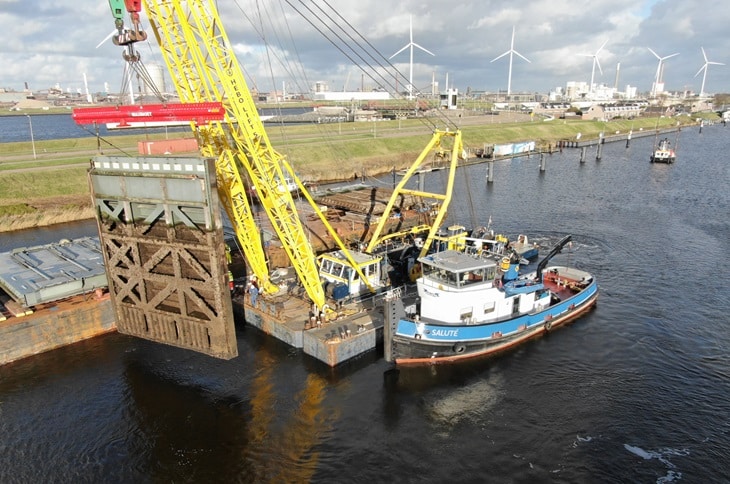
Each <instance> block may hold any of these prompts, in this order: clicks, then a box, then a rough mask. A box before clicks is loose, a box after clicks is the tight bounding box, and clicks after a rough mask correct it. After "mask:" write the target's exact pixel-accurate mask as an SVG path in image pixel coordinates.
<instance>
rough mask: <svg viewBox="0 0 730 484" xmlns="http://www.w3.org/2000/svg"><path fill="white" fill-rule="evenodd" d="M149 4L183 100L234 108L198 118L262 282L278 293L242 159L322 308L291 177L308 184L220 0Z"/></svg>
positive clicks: (136, 7)
mask: <svg viewBox="0 0 730 484" xmlns="http://www.w3.org/2000/svg"><path fill="white" fill-rule="evenodd" d="M112 3H114V2H112ZM140 3H141V2H135V1H126V2H125V7H126V8H127V10H128V12H129V14H130V16H131V17H132V18H133V19H134V18H135V15H139V11H140V7H141V5H140ZM142 3H143V4H144V7H145V10H146V14H147V17H148V18H149V20H150V23H151V25H152V28H153V31H154V33H155V37H156V39H157V41H158V44H159V45H160V48H161V50H162V54H163V57H164V60H165V63H166V65H167V67H168V71H169V72H170V74H171V77H172V82H173V84H175V87H176V89H177V92H178V95H179V96H180V98H181V101H182V102H183V103H200V102H209V101H222V102H223V104H224V106H225V108H226V115H225V119H224V121H223V122H215V121H212V122H209V123H207V124H206V125H204V126H200V125H198V127H197V130H196V135H197V136H198V139H199V145H200V147H201V151H202V154H203V155H204V156H209V157H214V158H215V159H216V167H217V175H218V179H219V196H220V198H221V199H222V201H223V205H224V206H225V207H226V210H227V212H228V216H229V218H230V220H231V222H232V223H233V224H234V229H235V232H236V234H237V237H238V239H239V241H241V244H242V246H243V251H244V254H245V256H246V259H247V261H248V263H249V266H250V267H251V269H252V272H253V273H254V275H256V276H257V278H258V280H259V285H260V287H261V289H263V291H264V292H265V293H269V294H270V293H275V292H276V291H277V290H278V287H277V286H276V285H274V284H272V283H271V281H270V279H269V274H268V270H267V265H266V258H265V256H264V252H263V248H262V247H261V242H260V240H259V235H258V234H259V229H258V227H257V225H256V223H255V219H254V217H253V214H252V212H251V208H250V206H249V204H248V200H247V197H246V193H245V185H244V180H243V176H244V174H243V173H241V170H240V169H239V167H241V166H242V167H243V169H244V172H245V175H246V176H247V177H248V179H249V181H250V182H251V184H252V185H253V187H254V189H255V190H256V193H257V196H258V198H259V200H260V202H261V204H262V206H263V207H264V210H265V211H266V214H267V215H268V218H269V220H270V221H271V224H272V226H273V228H274V230H275V232H276V234H277V236H278V237H279V240H280V241H281V242H282V246H283V248H284V250H285V251H286V252H287V255H288V257H289V260H290V262H291V264H292V266H293V268H294V270H295V271H296V273H297V276H298V278H299V281H300V283H301V284H302V286H303V287H304V290H305V291H306V293H307V295H308V296H309V298H310V299H311V300H312V302H313V303H314V304H315V306H316V307H317V308H318V309H320V310H321V309H322V308H324V306H325V301H326V296H325V291H324V288H323V286H322V283H321V280H320V275H319V269H318V267H317V260H316V257H315V254H314V252H313V250H312V248H311V245H310V244H309V241H308V239H307V232H306V230H305V228H304V227H303V225H302V221H301V220H300V218H299V215H298V213H297V210H296V207H295V204H294V199H293V197H292V194H291V193H290V192H289V190H288V189H287V187H286V183H285V180H286V178H292V179H294V180H295V181H296V183H297V185H298V187H299V188H300V190H301V191H303V192H305V193H306V189H305V188H304V186H303V185H302V183H301V181H300V180H299V179H298V178H297V177H296V176H295V175H294V174H293V170H292V168H291V166H289V164H288V162H287V161H286V159H285V158H284V156H283V155H281V154H280V153H278V152H277V151H276V150H275V149H274V148H273V146H272V145H271V143H270V142H269V139H268V135H267V134H266V131H265V129H264V126H263V122H262V120H261V118H260V117H259V115H258V111H257V110H256V106H255V104H254V101H253V98H252V96H251V93H250V92H249V90H248V88H247V86H246V82H245V79H244V77H243V71H242V70H241V68H240V66H239V65H238V62H237V60H236V57H235V55H234V54H233V52H232V50H231V48H230V46H231V43H230V41H229V40H228V37H227V35H226V33H225V31H224V29H223V25H222V22H221V20H220V18H219V16H218V13H217V10H216V8H215V4H214V2H208V1H181V0H149V1H145V2H142ZM133 23H134V20H133ZM285 172H286V173H285ZM307 199H308V200H309V201H310V203H311V204H313V208H314V209H315V212H316V213H317V215H318V216H319V217H320V219H321V220H322V221H323V223H324V224H325V226H326V228H327V229H328V231H329V233H330V235H331V236H332V238H333V240H334V241H335V242H336V243H337V245H338V246H339V247H340V250H341V252H342V254H343V255H344V257H345V258H346V259H347V261H348V265H349V266H350V267H351V268H352V269H353V270H354V271H355V272H356V273H357V274H358V275H359V280H360V281H363V282H364V283H365V284H366V285H368V287H370V288H371V290H372V287H371V277H368V276H366V275H365V274H364V273H363V272H362V269H361V265H360V264H359V263H358V262H357V261H355V260H354V258H353V256H352V254H351V253H350V252H349V251H348V250H347V248H346V247H345V245H344V243H343V242H342V240H341V239H340V238H339V237H338V236H337V233H336V231H335V230H334V229H333V228H332V227H331V226H330V224H329V222H327V220H326V218H325V216H324V214H322V212H321V211H320V210H319V209H318V207H317V206H316V204H315V203H314V201H313V200H312V199H311V196H309V195H308V194H307Z"/></svg>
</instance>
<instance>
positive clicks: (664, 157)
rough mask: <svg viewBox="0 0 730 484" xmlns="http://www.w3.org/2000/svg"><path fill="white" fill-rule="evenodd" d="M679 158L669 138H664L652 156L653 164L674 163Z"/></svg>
mask: <svg viewBox="0 0 730 484" xmlns="http://www.w3.org/2000/svg"><path fill="white" fill-rule="evenodd" d="M676 158H677V156H676V154H675V152H674V148H672V146H671V143H670V142H669V138H664V139H663V140H661V141H659V143H658V144H657V145H656V146H655V147H654V152H653V153H652V154H651V162H652V163H667V164H670V163H674V160H675V159H676Z"/></svg>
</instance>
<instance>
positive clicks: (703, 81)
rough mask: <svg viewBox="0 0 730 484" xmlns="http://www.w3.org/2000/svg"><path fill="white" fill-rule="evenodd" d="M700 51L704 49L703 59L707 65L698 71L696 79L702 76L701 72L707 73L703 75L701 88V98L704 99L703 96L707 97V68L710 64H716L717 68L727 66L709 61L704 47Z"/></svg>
mask: <svg viewBox="0 0 730 484" xmlns="http://www.w3.org/2000/svg"><path fill="white" fill-rule="evenodd" d="M700 49H702V57H704V58H705V64H704V65H703V66H702V67H700V70H699V71H697V74H695V77H697V76H698V75H699V74H700V72H702V71H705V73H704V74H702V87H701V88H700V97H702V96H704V95H705V80H706V79H707V67H708V66H709V65H710V64H715V65H717V66H724V65H725V64H723V63H722V62H711V61H708V60H707V54H705V48H704V47H700Z"/></svg>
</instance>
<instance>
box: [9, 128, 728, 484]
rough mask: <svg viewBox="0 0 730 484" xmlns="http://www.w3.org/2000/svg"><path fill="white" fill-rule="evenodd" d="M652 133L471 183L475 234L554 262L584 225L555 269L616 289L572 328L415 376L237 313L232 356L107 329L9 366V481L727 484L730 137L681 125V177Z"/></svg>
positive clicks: (464, 213) (477, 170) (480, 174)
mask: <svg viewBox="0 0 730 484" xmlns="http://www.w3.org/2000/svg"><path fill="white" fill-rule="evenodd" d="M670 136H672V135H670ZM652 143H653V138H651V137H649V138H642V139H634V140H633V141H632V143H631V146H630V147H629V148H626V146H625V143H624V142H621V143H613V144H607V145H604V147H603V150H602V157H601V160H600V161H598V160H596V159H595V154H596V150H595V147H593V148H589V149H588V152H587V156H586V160H585V162H584V163H580V152H579V150H565V151H564V152H563V153H556V154H553V155H551V156H548V157H547V159H546V160H545V162H546V166H547V167H546V170H545V171H544V172H540V171H539V158H537V157H534V156H533V157H531V158H519V159H514V160H506V161H498V162H496V165H495V168H494V181H493V183H491V184H488V183H487V182H486V165H483V164H482V165H475V166H471V167H469V168H468V169H465V170H464V174H465V175H466V176H461V175H459V176H458V177H457V178H458V180H457V184H458V187H457V190H456V192H457V193H456V197H457V200H456V201H455V202H454V204H453V206H452V215H453V216H454V217H455V219H459V220H462V221H465V224H466V225H472V224H473V223H474V222H476V223H477V224H482V225H486V224H487V220H489V218H490V217H491V219H492V222H493V225H494V228H495V229H496V230H497V231H502V232H505V233H508V234H518V233H524V234H527V235H528V236H529V237H530V238H531V239H532V240H534V241H537V242H539V243H541V244H542V246H543V253H546V252H547V250H548V248H549V246H550V244H551V243H554V242H555V241H557V240H558V239H559V238H560V237H561V236H563V235H564V234H568V233H570V234H572V235H573V240H574V244H573V247H572V249H571V250H566V251H564V252H563V254H561V255H559V256H558V257H557V258H556V259H555V260H556V262H562V263H570V264H574V265H576V266H579V267H581V268H583V269H586V270H589V271H591V272H593V273H594V274H595V275H596V277H597V279H598V281H599V285H600V291H601V293H600V297H599V302H598V305H597V307H596V308H595V309H594V310H593V311H592V312H590V313H589V314H588V315H587V316H585V317H583V318H581V319H579V320H578V321H576V322H574V323H572V324H571V325H570V326H568V327H565V328H561V329H559V330H557V331H554V332H552V333H551V334H549V335H548V336H547V337H544V338H541V339H538V340H535V341H532V342H530V343H528V344H526V345H524V346H522V347H520V348H518V349H516V350H514V351H510V352H508V353H505V354H502V355H499V356H496V357H490V358H487V359H482V360H479V361H474V362H471V363H468V364H463V365H458V366H437V367H427V368H413V369H402V370H401V371H400V372H397V371H392V369H391V367H390V366H389V365H388V364H387V363H386V362H385V361H383V359H382V355H381V354H380V353H379V352H378V351H373V352H371V353H368V354H366V355H364V356H362V357H360V358H358V359H356V360H355V361H353V362H350V363H347V364H345V365H343V366H341V367H337V368H335V369H329V368H326V367H324V366H323V365H322V364H320V363H318V362H316V361H314V360H313V359H311V358H309V357H307V356H304V355H302V354H301V353H300V352H298V351H296V350H293V349H291V348H289V347H287V346H285V345H283V344H281V343H279V342H277V341H276V340H273V339H272V338H269V337H266V336H264V335H262V334H261V333H259V332H258V331H257V330H255V329H253V328H251V327H247V326H246V325H245V324H243V322H241V321H239V322H238V327H237V336H238V341H239V343H238V344H239V354H240V356H238V357H237V358H235V359H233V360H231V361H219V360H215V359H212V358H209V357H206V356H203V355H197V354H195V353H192V352H189V351H184V350H179V349H176V348H171V347H165V346H160V345H156V344H153V343H150V342H146V341H142V340H139V339H135V338H132V337H128V336H124V335H119V334H110V335H107V336H102V337H98V338H95V339H92V340H90V341H86V342H82V343H79V344H76V345H73V346H69V347H67V348H63V349H59V350H56V351H52V352H49V353H46V354H42V355H38V356H35V357H31V358H28V359H25V360H23V361H20V362H16V363H14V364H10V365H6V366H3V367H0V482H3V483H11V482H21V483H25V482H134V483H140V482H332V483H342V482H356V483H360V482H362V483H373V482H413V483H444V482H510V483H511V482H525V483H527V482H560V483H564V482H570V483H585V482H611V483H625V482H636V483H655V482H656V483H665V482H692V483H695V482H703V483H704V482H713V483H716V482H728V476H730V463H729V462H728V459H727V457H728V456H729V455H730V419H729V418H728V415H730V359H728V352H729V350H730V316H729V315H730V291H729V290H730V262H729V261H730V258H729V257H728V254H730V218H729V217H728V214H730V190H729V189H728V186H730V155H728V153H730V146H729V145H730V130H728V129H726V128H723V127H720V126H709V127H705V128H703V130H702V131H701V132H700V131H699V128H692V129H685V130H683V131H682V133H681V135H680V136H679V143H678V146H677V151H678V159H677V162H676V163H675V164H673V165H659V164H651V163H650V162H649V155H650V152H651V148H652ZM442 176H443V175H442V174H440V173H439V172H435V173H433V174H432V175H430V177H429V178H428V179H427V181H426V182H427V184H435V183H440V182H442V180H441V179H440V177H442ZM388 182H389V180H388V179H387V178H385V179H383V183H388ZM468 199H471V200H472V202H473V203H472V204H469V203H467V201H466V200H468ZM470 207H471V208H470ZM73 229H74V230H77V231H78V232H79V233H81V234H82V235H83V232H84V230H86V231H87V232H88V231H91V233H93V224H90V223H82V224H79V225H76V226H74V227H73ZM53 235H59V237H56V238H63V237H68V236H69V234H67V233H61V232H60V231H59V232H58V233H55V234H53V233H50V234H49V233H48V232H44V233H43V237H47V238H48V239H49V240H45V241H51V240H54V239H53V238H51V237H53ZM16 237H17V239H15V238H16ZM23 237H25V238H23ZM29 237H30V238H33V237H34V233H32V232H31V233H25V234H23V233H19V234H11V235H8V236H7V237H6V235H5V234H3V241H4V242H3V243H4V244H6V245H12V244H15V243H18V244H19V245H22V244H27V239H28V238H29ZM40 237H41V236H40V235H38V236H37V237H36V240H39V238H40Z"/></svg>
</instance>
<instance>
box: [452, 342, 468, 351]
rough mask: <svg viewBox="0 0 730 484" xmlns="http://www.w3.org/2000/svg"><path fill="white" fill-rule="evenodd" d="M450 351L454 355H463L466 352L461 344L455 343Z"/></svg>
mask: <svg viewBox="0 0 730 484" xmlns="http://www.w3.org/2000/svg"><path fill="white" fill-rule="evenodd" d="M451 349H452V350H454V353H463V352H464V351H466V346H464V345H463V344H461V343H456V344H455V345H454V347H453V348H451Z"/></svg>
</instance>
